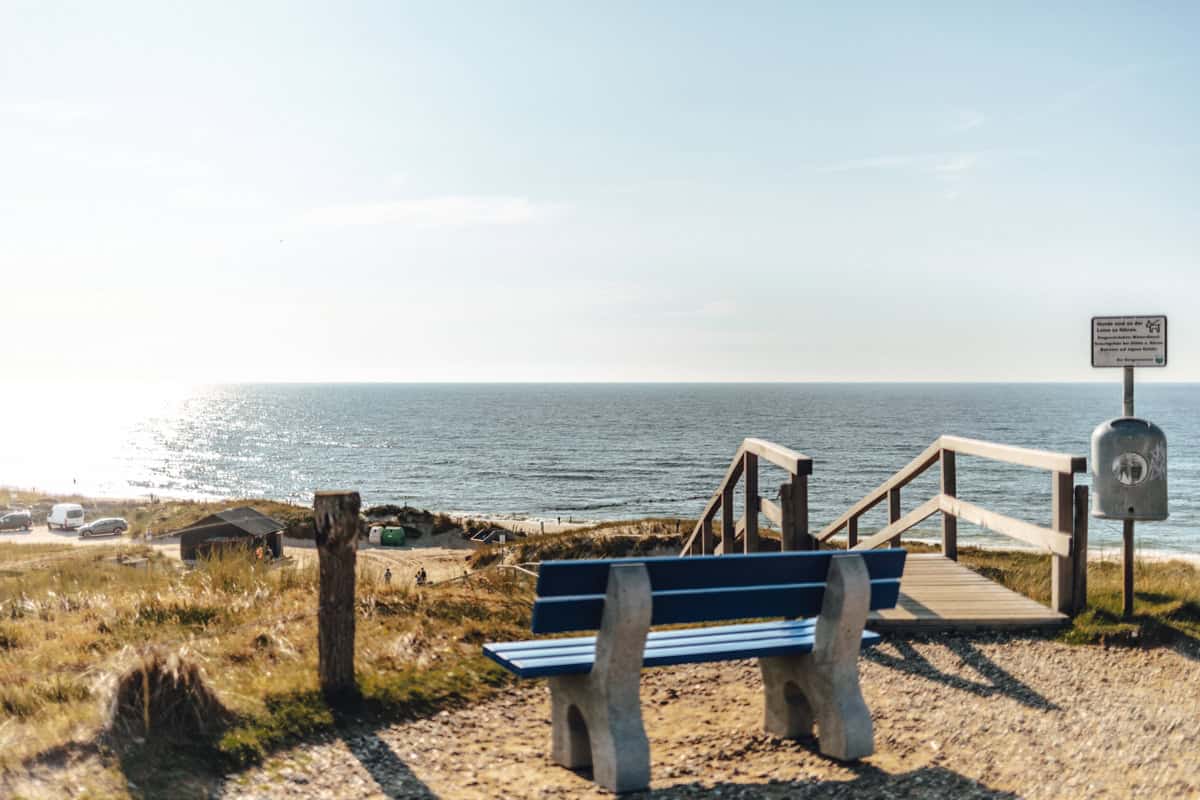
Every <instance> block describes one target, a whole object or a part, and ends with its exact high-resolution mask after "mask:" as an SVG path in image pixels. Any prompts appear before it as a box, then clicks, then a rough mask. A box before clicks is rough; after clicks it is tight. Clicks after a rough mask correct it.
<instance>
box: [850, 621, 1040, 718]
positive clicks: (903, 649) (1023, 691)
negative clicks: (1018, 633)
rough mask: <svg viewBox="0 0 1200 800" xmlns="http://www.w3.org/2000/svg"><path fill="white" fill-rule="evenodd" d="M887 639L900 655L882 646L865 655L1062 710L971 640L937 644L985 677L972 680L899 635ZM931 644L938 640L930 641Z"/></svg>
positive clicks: (981, 691)
mask: <svg viewBox="0 0 1200 800" xmlns="http://www.w3.org/2000/svg"><path fill="white" fill-rule="evenodd" d="M885 641H886V643H887V644H890V645H891V646H892V647H894V648H896V650H897V651H898V653H899V655H898V656H893V655H891V654H890V653H886V652H884V651H883V649H882V648H881V647H872V648H869V649H867V650H864V651H863V658H866V659H868V660H870V661H873V662H875V663H876V664H879V665H880V666H882V667H888V668H889V669H895V670H899V671H900V672H907V673H909V674H910V675H917V676H920V677H922V678H927V679H928V680H931V681H936V682H937V683H941V684H944V685H946V686H949V687H950V688H952V689H958V690H960V691H964V692H970V693H971V694H974V695H978V696H980V697H994V696H996V695H1003V696H1005V697H1009V698H1011V699H1013V700H1016V701H1017V702H1018V703H1021V704H1022V705H1026V706H1029V707H1030V708H1037V709H1040V710H1042V711H1059V710H1061V709H1060V707H1059V706H1057V705H1055V704H1054V703H1051V702H1050V701H1049V700H1047V699H1046V698H1044V697H1042V696H1041V695H1040V694H1038V693H1037V692H1035V691H1034V690H1033V689H1031V688H1029V687H1028V686H1026V685H1025V684H1024V683H1022V682H1021V681H1020V680H1018V679H1017V678H1015V677H1013V676H1012V675H1010V674H1009V673H1008V672H1005V671H1004V670H1003V669H1001V668H1000V667H999V666H997V665H996V663H995V662H994V661H992V660H990V659H989V658H988V657H987V656H985V655H984V654H983V653H981V652H979V650H978V649H977V648H976V647H975V645H974V644H972V643H971V642H970V641H969V640H967V639H959V638H954V639H946V640H945V641H940V642H937V643H936V644H937V645H940V646H942V647H945V648H946V649H947V650H949V651H950V652H952V653H954V655H956V656H958V659H959V661H960V662H961V663H963V664H965V665H966V666H968V667H970V668H971V669H973V670H974V671H975V672H976V673H977V674H978V675H979V677H980V678H982V680H978V681H975V680H970V679H969V678H964V677H962V676H961V675H953V674H950V673H947V672H943V671H941V670H939V669H938V668H937V667H935V666H934V665H933V664H931V663H930V662H929V660H928V659H926V658H925V657H924V656H923V655H921V654H920V653H919V652H918V651H917V649H916V648H915V647H913V645H912V643H911V642H909V641H906V640H904V639H898V638H897V639H887V640H885ZM930 644H934V643H933V642H930Z"/></svg>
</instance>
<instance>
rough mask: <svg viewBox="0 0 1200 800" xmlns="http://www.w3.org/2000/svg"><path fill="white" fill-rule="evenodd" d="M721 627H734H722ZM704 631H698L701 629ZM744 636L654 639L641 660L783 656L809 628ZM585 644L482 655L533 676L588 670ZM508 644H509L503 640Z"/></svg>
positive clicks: (866, 641) (807, 642)
mask: <svg viewBox="0 0 1200 800" xmlns="http://www.w3.org/2000/svg"><path fill="white" fill-rule="evenodd" d="M722 627H725V628H729V627H738V626H722ZM703 631H704V629H698V631H697V633H702V632H703ZM747 633H748V634H749V636H750V638H748V639H738V638H737V634H732V633H728V632H726V633H724V634H722V635H720V636H716V637H714V640H713V641H708V642H705V641H704V637H703V635H699V636H697V637H696V638H693V639H689V640H682V641H672V640H670V639H667V640H659V641H658V642H655V643H652V642H651V641H650V640H649V639H647V642H646V650H645V652H644V655H643V659H642V666H644V667H665V666H671V665H673V664H695V663H702V662H706V661H728V660H733V659H741V658H762V657H764V656H776V655H788V654H796V653H807V652H811V651H812V647H813V639H814V628H813V626H812V625H811V624H810V625H804V624H795V626H794V628H793V629H792V630H788V629H786V628H784V629H777V630H774V631H770V630H761V629H760V630H757V631H748V632H747ZM577 638H579V639H587V640H590V642H587V643H581V644H578V645H576V646H573V647H570V648H566V649H565V650H563V651H559V652H555V651H554V650H548V651H542V652H543V653H548V654H543V655H540V656H539V655H538V651H536V650H532V651H531V650H524V651H522V650H516V651H509V652H505V651H504V650H502V649H501V650H497V649H496V647H497V646H496V645H486V646H485V647H484V653H485V654H486V655H487V656H488V657H489V658H491V659H492V660H493V661H495V662H496V663H498V664H500V665H501V666H503V667H505V668H506V669H508V670H510V671H512V672H514V673H516V674H517V675H519V676H520V677H522V678H538V677H545V676H549V675H571V674H581V673H587V672H590V671H591V669H592V664H593V663H594V661H595V637H594V636H589V637H577ZM878 640H879V634H877V633H874V632H872V631H864V632H863V637H862V642H863V645H864V646H870V645H872V644H875V643H876V642H877V641H878ZM508 644H513V643H508Z"/></svg>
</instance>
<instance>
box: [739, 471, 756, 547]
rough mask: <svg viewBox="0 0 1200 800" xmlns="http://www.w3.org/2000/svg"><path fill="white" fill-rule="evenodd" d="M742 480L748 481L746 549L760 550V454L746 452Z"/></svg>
mask: <svg viewBox="0 0 1200 800" xmlns="http://www.w3.org/2000/svg"><path fill="white" fill-rule="evenodd" d="M743 458H744V459H745V461H744V462H743V463H744V465H745V466H744V468H743V469H742V473H743V474H742V480H743V481H745V483H746V538H745V542H744V543H745V551H746V552H747V553H757V552H758V456H756V455H754V453H746V454H745V455H744V456H743Z"/></svg>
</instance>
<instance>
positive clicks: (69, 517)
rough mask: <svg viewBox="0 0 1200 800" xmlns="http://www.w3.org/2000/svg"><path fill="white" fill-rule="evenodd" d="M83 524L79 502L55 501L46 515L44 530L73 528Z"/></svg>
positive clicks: (81, 508)
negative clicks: (48, 514)
mask: <svg viewBox="0 0 1200 800" xmlns="http://www.w3.org/2000/svg"><path fill="white" fill-rule="evenodd" d="M82 524H83V506H81V505H79V503H56V504H55V505H54V507H53V508H51V509H50V516H48V517H46V530H50V531H52V530H54V529H55V528H60V529H62V530H64V531H70V530H74V529H75V528H78V527H79V526H80V525H82Z"/></svg>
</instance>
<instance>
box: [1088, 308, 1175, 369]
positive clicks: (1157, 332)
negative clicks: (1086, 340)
mask: <svg viewBox="0 0 1200 800" xmlns="http://www.w3.org/2000/svg"><path fill="white" fill-rule="evenodd" d="M1166 365H1167V318H1166V316H1165V315H1163V316H1156V317H1092V366H1093V367H1165V366H1166Z"/></svg>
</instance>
